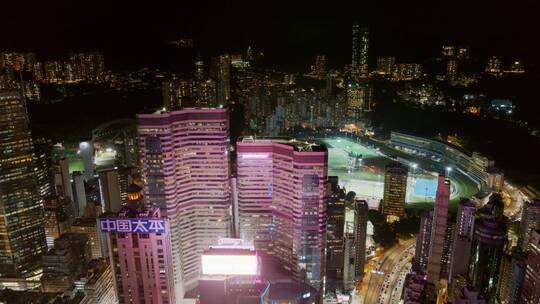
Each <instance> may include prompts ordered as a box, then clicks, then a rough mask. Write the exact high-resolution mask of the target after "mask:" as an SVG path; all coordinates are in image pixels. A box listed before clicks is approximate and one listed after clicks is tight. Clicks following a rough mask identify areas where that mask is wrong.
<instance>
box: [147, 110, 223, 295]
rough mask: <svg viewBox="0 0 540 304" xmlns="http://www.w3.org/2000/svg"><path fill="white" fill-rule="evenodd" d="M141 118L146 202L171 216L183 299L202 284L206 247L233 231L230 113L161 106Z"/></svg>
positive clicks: (174, 262)
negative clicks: (201, 275)
mask: <svg viewBox="0 0 540 304" xmlns="http://www.w3.org/2000/svg"><path fill="white" fill-rule="evenodd" d="M137 124H138V133H139V157H140V165H141V172H142V177H143V183H144V187H143V192H144V199H145V204H146V206H150V207H158V208H160V209H161V214H162V215H163V216H165V217H167V218H168V220H169V223H170V233H169V235H170V242H171V251H172V252H173V256H172V259H173V260H172V268H171V269H172V272H173V276H174V289H175V296H176V299H177V300H178V301H180V300H181V299H182V298H183V297H184V295H185V293H186V292H187V291H189V290H191V289H193V288H195V287H196V286H197V282H198V279H199V275H200V268H201V254H202V253H203V251H204V250H205V249H207V248H208V247H209V246H210V245H213V244H216V243H217V240H218V239H220V238H223V237H229V236H230V234H231V195H230V181H229V178H230V172H229V171H230V168H229V155H228V144H229V121H228V113H227V110H226V109H221V108H185V109H182V110H178V111H171V112H167V111H158V112H156V113H153V114H141V115H137ZM169 271H170V270H169Z"/></svg>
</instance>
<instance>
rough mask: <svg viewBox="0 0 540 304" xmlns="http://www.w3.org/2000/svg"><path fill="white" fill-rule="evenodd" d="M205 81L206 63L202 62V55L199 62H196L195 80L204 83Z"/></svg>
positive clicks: (198, 58) (199, 56) (198, 57)
mask: <svg viewBox="0 0 540 304" xmlns="http://www.w3.org/2000/svg"><path fill="white" fill-rule="evenodd" d="M203 79H204V61H203V60H202V57H201V55H200V54H199V55H197V60H195V80H197V81H198V82H201V81H203Z"/></svg>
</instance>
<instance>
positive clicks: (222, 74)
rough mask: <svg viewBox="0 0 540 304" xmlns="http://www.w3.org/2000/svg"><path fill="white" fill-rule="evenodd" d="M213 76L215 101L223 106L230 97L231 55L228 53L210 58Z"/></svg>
mask: <svg viewBox="0 0 540 304" xmlns="http://www.w3.org/2000/svg"><path fill="white" fill-rule="evenodd" d="M212 61H213V62H212V68H213V77H214V80H215V82H216V101H217V104H218V105H222V106H225V105H227V104H228V102H229V99H230V98H231V57H230V56H229V55H228V54H225V55H220V56H219V57H215V58H213V59H212Z"/></svg>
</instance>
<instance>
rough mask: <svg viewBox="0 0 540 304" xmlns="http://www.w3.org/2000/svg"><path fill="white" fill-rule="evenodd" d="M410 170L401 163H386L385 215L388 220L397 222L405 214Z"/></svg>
mask: <svg viewBox="0 0 540 304" xmlns="http://www.w3.org/2000/svg"><path fill="white" fill-rule="evenodd" d="M408 174H409V170H408V168H407V167H406V166H403V165H402V164H401V163H398V162H392V163H390V164H388V165H386V168H385V173H384V193H383V215H384V217H385V218H386V221H387V222H390V223H391V222H395V221H398V220H399V219H400V218H403V216H404V215H405V197H406V195H407V176H408Z"/></svg>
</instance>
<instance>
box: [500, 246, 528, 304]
mask: <svg viewBox="0 0 540 304" xmlns="http://www.w3.org/2000/svg"><path fill="white" fill-rule="evenodd" d="M526 268H527V264H526V255H525V254H523V253H522V252H520V251H519V249H518V248H517V247H514V248H513V249H512V252H511V253H505V254H504V255H503V257H502V261H501V268H500V270H499V277H500V279H499V285H498V287H497V300H498V301H499V303H501V304H519V303H520V302H519V300H520V298H521V290H522V287H523V279H524V278H525V270H526Z"/></svg>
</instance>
